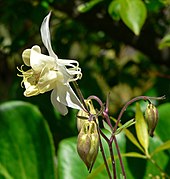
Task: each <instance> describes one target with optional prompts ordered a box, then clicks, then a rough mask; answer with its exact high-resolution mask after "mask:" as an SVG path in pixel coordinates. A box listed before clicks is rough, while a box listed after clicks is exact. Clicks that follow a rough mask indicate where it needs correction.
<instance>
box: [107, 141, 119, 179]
mask: <svg viewBox="0 0 170 179" xmlns="http://www.w3.org/2000/svg"><path fill="white" fill-rule="evenodd" d="M109 151H110V157H111V163H112V169H113V176H114V179H116V178H117V177H116V165H115V158H114V154H113V148H112V143H110V142H109Z"/></svg>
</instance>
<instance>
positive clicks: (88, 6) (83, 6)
mask: <svg viewBox="0 0 170 179" xmlns="http://www.w3.org/2000/svg"><path fill="white" fill-rule="evenodd" d="M101 1H103V0H91V1H89V2H86V3H84V4H81V5H79V6H78V7H77V9H78V11H79V12H81V13H85V12H87V11H89V10H90V9H92V8H93V7H94V6H95V5H97V4H98V3H100V2H101Z"/></svg>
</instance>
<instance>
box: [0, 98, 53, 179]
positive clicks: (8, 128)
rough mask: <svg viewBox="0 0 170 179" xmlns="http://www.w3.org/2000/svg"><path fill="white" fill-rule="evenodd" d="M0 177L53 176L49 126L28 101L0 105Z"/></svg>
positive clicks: (11, 178)
mask: <svg viewBox="0 0 170 179" xmlns="http://www.w3.org/2000/svg"><path fill="white" fill-rule="evenodd" d="M0 178H8V179H13V178H14V179H15V178H18V179H19V178H22V179H29V178H30V179H31V178H35V179H43V178H48V179H54V178H55V170H54V147H53V142H52V136H51V133H50V130H49V127H48V125H47V123H46V122H45V120H44V118H43V117H42V115H41V113H40V112H39V110H38V109H37V107H35V106H33V105H31V104H29V103H25V102H21V101H13V102H6V103H4V104H1V105H0Z"/></svg>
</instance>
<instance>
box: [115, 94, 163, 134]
mask: <svg viewBox="0 0 170 179" xmlns="http://www.w3.org/2000/svg"><path fill="white" fill-rule="evenodd" d="M150 99H152V100H163V99H165V96H161V97H149V96H138V97H135V98H133V99H131V100H130V101H128V102H127V103H126V104H125V105H124V107H123V108H122V109H121V111H120V113H119V116H118V119H117V122H116V124H115V126H114V129H113V133H114V132H115V131H116V130H117V127H118V124H119V122H120V119H121V117H122V115H123V113H124V112H125V111H126V109H127V107H128V106H129V105H130V104H132V103H134V102H136V101H139V100H144V101H147V100H148V101H150Z"/></svg>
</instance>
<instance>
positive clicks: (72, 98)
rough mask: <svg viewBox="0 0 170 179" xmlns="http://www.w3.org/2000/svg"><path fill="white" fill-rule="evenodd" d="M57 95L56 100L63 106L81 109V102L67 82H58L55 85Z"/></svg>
mask: <svg viewBox="0 0 170 179" xmlns="http://www.w3.org/2000/svg"><path fill="white" fill-rule="evenodd" d="M56 90H57V96H56V100H57V101H58V102H60V103H62V104H64V105H65V106H68V107H71V108H74V109H79V110H80V109H82V104H81V102H80V101H79V99H78V97H77V96H76V94H75V93H74V91H73V90H72V88H71V86H70V85H69V83H68V84H63V83H58V85H57V86H56Z"/></svg>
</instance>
